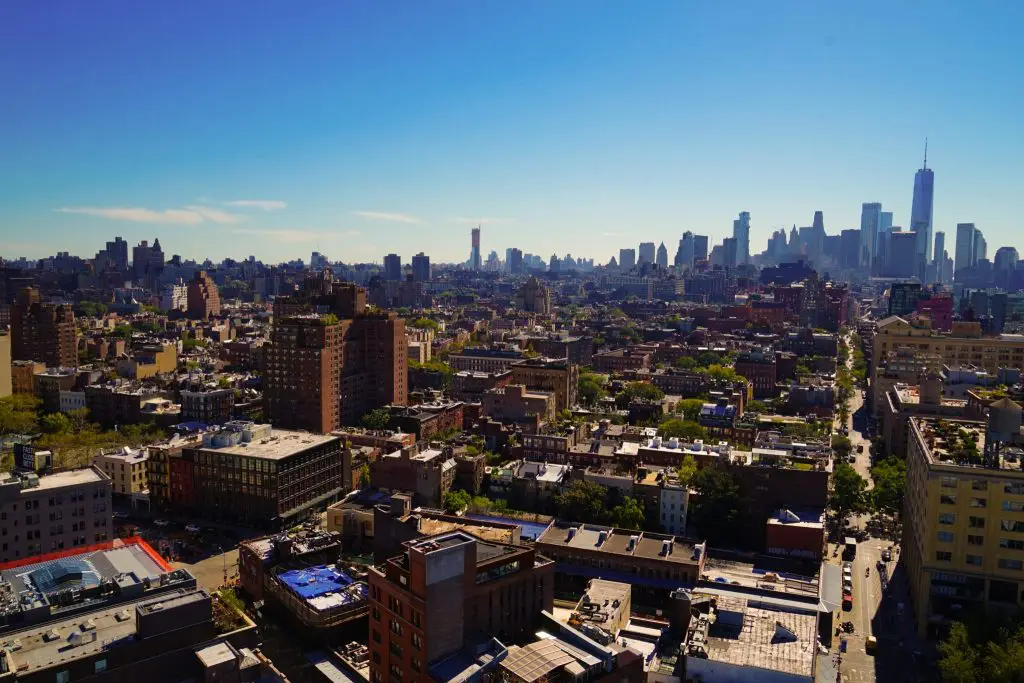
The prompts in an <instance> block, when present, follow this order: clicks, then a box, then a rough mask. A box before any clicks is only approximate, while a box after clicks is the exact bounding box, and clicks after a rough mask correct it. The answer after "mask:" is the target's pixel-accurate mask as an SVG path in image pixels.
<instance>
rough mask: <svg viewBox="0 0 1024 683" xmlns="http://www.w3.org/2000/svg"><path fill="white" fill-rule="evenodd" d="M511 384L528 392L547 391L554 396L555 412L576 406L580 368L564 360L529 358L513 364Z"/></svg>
mask: <svg viewBox="0 0 1024 683" xmlns="http://www.w3.org/2000/svg"><path fill="white" fill-rule="evenodd" d="M510 369H511V370H512V381H511V383H512V384H522V385H524V386H525V387H526V388H527V389H528V390H530V391H548V392H551V393H553V394H554V395H555V411H556V412H561V411H563V410H568V409H570V408H572V407H573V406H575V405H576V396H577V391H578V390H579V381H580V366H578V365H576V364H575V363H570V362H569V361H568V360H566V359H557V358H531V359H529V360H524V361H521V362H519V363H514V364H513V365H512V366H511V367H510Z"/></svg>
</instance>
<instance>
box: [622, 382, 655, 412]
mask: <svg viewBox="0 0 1024 683" xmlns="http://www.w3.org/2000/svg"><path fill="white" fill-rule="evenodd" d="M663 398H665V392H664V391H662V390H661V389H659V388H658V387H656V386H654V385H653V384H649V383H647V382H630V383H629V384H627V385H626V388H625V389H623V390H622V391H621V392H619V395H618V396H616V397H615V405H616V406H617V407H619V408H625V407H627V406H628V405H629V404H630V403H632V402H633V401H635V400H641V401H660V400H661V399H663Z"/></svg>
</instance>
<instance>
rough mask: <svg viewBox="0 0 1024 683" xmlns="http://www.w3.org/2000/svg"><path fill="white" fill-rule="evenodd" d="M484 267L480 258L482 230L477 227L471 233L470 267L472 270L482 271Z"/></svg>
mask: <svg viewBox="0 0 1024 683" xmlns="http://www.w3.org/2000/svg"><path fill="white" fill-rule="evenodd" d="M482 265H483V263H482V261H481V256H480V228H479V227H476V228H473V230H472V231H471V232H470V249H469V267H470V270H480V268H481V266H482Z"/></svg>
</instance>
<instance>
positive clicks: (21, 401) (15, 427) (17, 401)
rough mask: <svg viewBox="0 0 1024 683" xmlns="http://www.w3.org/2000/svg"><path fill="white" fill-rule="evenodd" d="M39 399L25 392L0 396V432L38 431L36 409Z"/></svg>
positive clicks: (21, 432) (30, 432)
mask: <svg viewBox="0 0 1024 683" xmlns="http://www.w3.org/2000/svg"><path fill="white" fill-rule="evenodd" d="M38 408H39V399H37V398H36V397H35V396H29V395H25V394H14V395H13V396H5V397H4V398H0V434H34V433H35V432H37V431H39V418H38V416H37V415H36V410H37V409H38Z"/></svg>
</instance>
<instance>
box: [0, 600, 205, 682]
mask: <svg viewBox="0 0 1024 683" xmlns="http://www.w3.org/2000/svg"><path fill="white" fill-rule="evenodd" d="M203 600H209V596H208V595H206V594H205V593H204V592H202V591H197V590H189V589H182V590H181V591H180V592H179V593H176V594H170V595H165V596H163V597H161V598H154V599H152V600H149V601H146V605H145V607H143V610H145V609H147V608H148V609H150V610H153V609H165V608H167V607H168V606H176V605H179V604H183V603H188V602H199V601H203ZM156 604H159V605H161V607H154V605H156ZM137 605H138V603H127V604H126V603H121V604H119V605H115V606H112V607H110V608H108V609H102V610H98V611H95V612H89V613H86V614H80V615H78V616H75V617H72V618H69V619H65V620H63V621H58V622H52V621H51V622H49V623H46V624H43V625H41V626H38V627H35V628H30V629H25V630H22V631H16V632H14V633H9V634H6V635H5V637H4V638H3V639H2V640H0V646H2V647H3V648H4V649H6V650H8V651H7V653H6V657H7V661H8V665H9V668H10V670H11V671H17V672H18V674H19V675H25V674H27V673H31V672H33V671H37V670H40V669H47V668H50V667H57V666H59V665H60V664H61V663H63V662H73V661H77V660H81V659H84V658H86V657H89V656H91V655H93V654H96V653H99V652H103V651H106V650H110V649H112V648H115V647H117V645H118V642H119V641H125V642H128V641H130V640H133V639H134V636H135V632H136V629H137V624H136V610H135V608H136V606H137Z"/></svg>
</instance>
